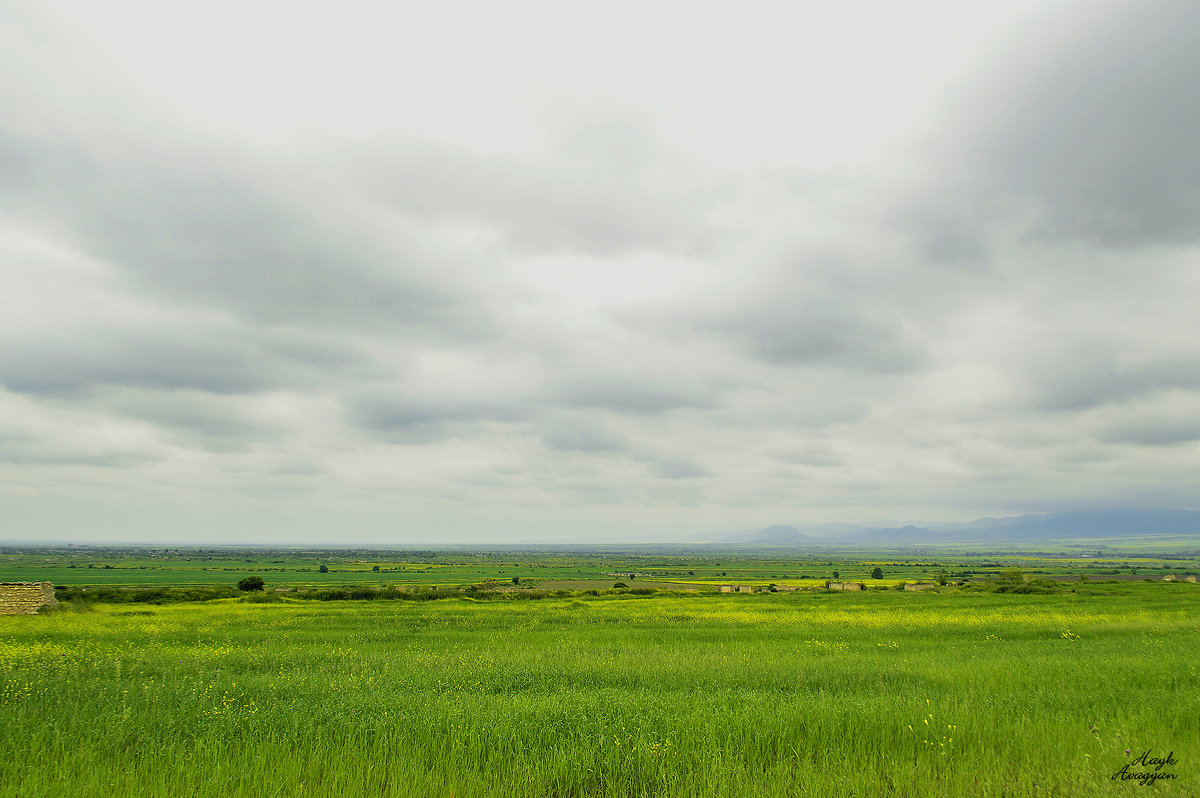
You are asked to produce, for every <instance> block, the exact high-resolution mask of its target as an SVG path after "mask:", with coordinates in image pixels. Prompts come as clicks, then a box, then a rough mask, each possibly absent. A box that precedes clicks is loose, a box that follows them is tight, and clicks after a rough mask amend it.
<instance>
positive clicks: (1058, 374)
mask: <svg viewBox="0 0 1200 798" xmlns="http://www.w3.org/2000/svg"><path fill="white" fill-rule="evenodd" d="M1197 387H1200V361H1197V360H1196V359H1194V358H1182V357H1181V358H1171V359H1166V358H1154V359H1148V360H1147V359H1140V360H1119V359H1118V358H1117V357H1116V356H1115V355H1114V353H1113V352H1111V351H1096V347H1094V346H1078V347H1070V348H1068V350H1067V351H1065V352H1059V353H1058V355H1057V356H1056V357H1054V358H1053V359H1049V360H1046V359H1043V360H1042V362H1041V363H1040V364H1039V366H1038V367H1037V371H1036V372H1035V373H1034V375H1033V390H1034V391H1035V397H1036V405H1037V407H1038V408H1039V409H1042V410H1050V411H1078V410H1086V409H1088V408H1093V407H1099V406H1102V405H1107V404H1114V403H1121V402H1128V401H1130V400H1133V399H1137V398H1141V397H1146V396H1151V395H1153V394H1156V393H1159V392H1162V391H1166V390H1171V389H1174V388H1197Z"/></svg>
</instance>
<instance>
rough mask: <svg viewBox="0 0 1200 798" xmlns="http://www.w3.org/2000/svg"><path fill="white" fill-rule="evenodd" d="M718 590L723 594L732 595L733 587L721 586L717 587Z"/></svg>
mask: <svg viewBox="0 0 1200 798" xmlns="http://www.w3.org/2000/svg"><path fill="white" fill-rule="evenodd" d="M717 589H718V590H720V591H721V592H722V593H732V592H733V585H719V586H718V587H717Z"/></svg>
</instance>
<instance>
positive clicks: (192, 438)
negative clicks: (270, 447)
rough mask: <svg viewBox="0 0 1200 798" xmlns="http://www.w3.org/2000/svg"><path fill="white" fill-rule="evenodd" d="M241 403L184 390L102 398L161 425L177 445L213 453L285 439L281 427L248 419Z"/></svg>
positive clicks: (120, 409) (130, 415)
mask: <svg viewBox="0 0 1200 798" xmlns="http://www.w3.org/2000/svg"><path fill="white" fill-rule="evenodd" d="M238 400H239V397H236V396H213V395H210V394H204V393H197V392H193V391H184V390H172V391H168V392H160V391H147V390H124V391H118V392H117V393H116V394H115V395H112V396H108V397H104V398H101V399H99V401H100V402H102V403H104V404H106V405H107V407H109V408H110V409H111V410H112V411H113V412H117V413H120V414H122V415H124V416H126V417H128V418H136V419H139V420H142V421H147V422H149V423H151V424H154V425H156V426H158V427H159V428H160V429H161V430H162V431H163V432H164V433H165V434H166V436H167V437H168V438H169V439H170V440H171V441H172V442H174V443H178V444H181V445H184V446H188V447H197V448H200V449H203V450H206V451H210V452H240V451H246V450H248V449H249V448H250V446H251V445H253V444H255V443H262V442H269V443H277V442H278V441H280V440H281V439H282V438H283V437H284V430H283V428H282V427H280V426H277V425H275V424H272V423H270V422H263V421H262V420H259V419H255V418H253V417H251V416H249V415H248V414H247V413H246V412H245V411H244V410H243V409H242V408H241V406H240V404H239V401H238Z"/></svg>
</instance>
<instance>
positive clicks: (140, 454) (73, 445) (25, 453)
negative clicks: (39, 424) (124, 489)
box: [0, 432, 162, 469]
mask: <svg viewBox="0 0 1200 798" xmlns="http://www.w3.org/2000/svg"><path fill="white" fill-rule="evenodd" d="M160 460H162V457H161V456H160V455H158V454H156V453H154V452H150V451H144V450H137V449H132V448H129V447H121V446H119V445H117V446H107V445H100V444H96V443H78V442H75V441H69V440H68V441H56V440H50V439H47V438H44V437H40V436H32V435H24V434H20V433H12V432H7V433H6V432H0V462H5V463H13V464H15V465H27V466H35V465H37V466H44V465H65V466H94V467H97V468H121V469H125V468H136V467H137V466H140V465H145V464H147V463H153V462H157V461H160Z"/></svg>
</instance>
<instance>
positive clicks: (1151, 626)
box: [0, 568, 1200, 798]
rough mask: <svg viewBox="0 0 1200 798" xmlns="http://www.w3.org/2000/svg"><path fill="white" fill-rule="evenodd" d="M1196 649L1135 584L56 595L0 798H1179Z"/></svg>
mask: <svg viewBox="0 0 1200 798" xmlns="http://www.w3.org/2000/svg"><path fill="white" fill-rule="evenodd" d="M691 570H695V569H694V568H693V569H691ZM268 576H269V575H268ZM276 598H277V599H278V598H279V597H276ZM1197 651H1200V589H1198V588H1197V585H1194V584H1186V583H1163V582H1161V581H1156V582H1153V583H1151V582H1135V583H1125V584H1122V585H1117V586H1114V585H1098V586H1095V589H1087V590H1085V589H1083V586H1081V587H1080V589H1079V591H1078V592H1074V593H1072V592H1065V591H1064V592H1059V593H1056V594H1053V595H1014V594H997V593H991V592H978V591H976V592H972V591H959V590H953V589H951V590H947V591H945V592H942V593H933V592H926V593H904V592H897V591H892V590H887V591H867V592H863V593H853V594H851V593H846V594H842V593H836V594H835V593H826V592H821V591H800V592H795V593H787V594H782V593H780V594H775V593H759V594H754V595H722V594H717V593H711V592H699V593H691V594H688V593H668V592H657V593H654V594H651V595H634V594H630V593H620V594H611V593H608V594H606V593H600V594H599V595H587V594H583V593H577V594H575V595H571V596H559V597H553V596H552V597H547V598H542V599H540V600H517V596H516V595H515V594H514V595H513V596H511V597H508V598H506V599H504V600H490V601H476V600H474V599H473V598H471V597H470V596H469V595H467V594H463V595H461V596H458V597H454V598H447V599H442V600H438V601H420V602H416V601H357V602H355V601H330V602H314V601H301V600H296V599H289V598H286V595H285V597H283V598H282V599H279V600H276V601H273V602H269V603H244V602H243V601H241V600H239V599H227V600H221V601H210V602H204V603H189V604H174V605H166V606H149V605H129V604H82V603H72V604H71V605H70V606H67V607H64V608H62V609H59V610H58V611H55V612H51V613H48V614H44V615H37V616H26V617H0V712H2V713H3V717H4V721H5V722H4V723H3V724H2V725H0V795H13V796H21V797H22V798H33V797H34V796H66V795H71V796H76V795H79V796H93V795H96V796H99V795H104V796H111V795H138V796H140V795H147V796H158V795H162V796H168V795H170V796H175V795H197V796H241V795H246V796H251V795H253V796H258V795H262V796H299V795H313V796H327V795H344V796H409V795H412V796H419V795H436V796H451V795H453V796H484V795H489V796H490V795H513V796H516V795H553V796H630V795H671V796H673V795H695V796H701V795H703V796H709V795H718V796H722V795H728V796H734V795H737V796H747V795H755V796H757V795H821V796H824V795H831V796H832V795H860V796H862V795H891V796H924V795H946V796H960V795H961V796H1000V795H1004V796H1033V795H1062V796H1077V795H1108V794H1123V793H1125V792H1127V791H1130V790H1135V789H1139V787H1138V785H1139V784H1140V781H1138V780H1135V779H1125V780H1122V779H1120V778H1119V775H1118V778H1117V779H1115V780H1114V778H1113V776H1114V774H1119V773H1120V772H1121V771H1122V768H1125V770H1124V771H1123V772H1124V774H1125V775H1126V776H1129V775H1130V774H1139V773H1153V774H1157V775H1158V776H1159V777H1161V778H1159V780H1158V781H1157V782H1156V783H1155V784H1154V785H1153V788H1154V789H1157V790H1161V791H1165V792H1166V793H1168V794H1172V795H1194V794H1198V793H1200V673H1198V670H1197V669H1198V667H1200V666H1198V664H1197V658H1196V652H1197ZM1146 752H1149V755H1148V756H1146V757H1144V758H1145V760H1146V761H1147V762H1150V764H1146V762H1139V761H1138V758H1139V757H1143V755H1144V754H1145V753H1146ZM1168 754H1170V759H1171V760H1172V761H1171V762H1170V763H1168V764H1165V765H1155V764H1154V763H1153V762H1152V760H1153V759H1154V758H1158V757H1167V756H1168ZM1126 766H1128V767H1126ZM1156 768H1157V769H1156ZM1139 794H1140V793H1139Z"/></svg>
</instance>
